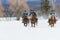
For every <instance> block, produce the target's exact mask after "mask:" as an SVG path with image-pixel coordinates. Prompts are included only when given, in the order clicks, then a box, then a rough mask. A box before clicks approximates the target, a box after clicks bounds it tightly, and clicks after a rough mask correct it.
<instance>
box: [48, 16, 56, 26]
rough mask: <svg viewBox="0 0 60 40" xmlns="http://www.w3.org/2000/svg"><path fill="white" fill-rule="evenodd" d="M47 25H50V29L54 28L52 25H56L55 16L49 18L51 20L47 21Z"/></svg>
mask: <svg viewBox="0 0 60 40" xmlns="http://www.w3.org/2000/svg"><path fill="white" fill-rule="evenodd" d="M48 23H49V25H51V27H54V24H56V18H55V16H51V18H50V19H49V20H48Z"/></svg>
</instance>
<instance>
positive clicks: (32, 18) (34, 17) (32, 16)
mask: <svg viewBox="0 0 60 40" xmlns="http://www.w3.org/2000/svg"><path fill="white" fill-rule="evenodd" d="M33 14H34V12H32V13H31V14H30V16H31V18H30V20H31V26H32V27H35V24H37V20H38V19H37V16H36V15H33Z"/></svg>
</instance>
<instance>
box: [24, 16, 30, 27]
mask: <svg viewBox="0 0 60 40" xmlns="http://www.w3.org/2000/svg"><path fill="white" fill-rule="evenodd" d="M23 23H24V26H26V27H27V24H28V23H29V19H28V18H27V17H23Z"/></svg>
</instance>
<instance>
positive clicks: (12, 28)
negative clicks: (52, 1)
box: [0, 19, 60, 40]
mask: <svg viewBox="0 0 60 40" xmlns="http://www.w3.org/2000/svg"><path fill="white" fill-rule="evenodd" d="M1 20H2V19H1ZM21 22H22V21H21V20H20V21H0V40H60V20H58V21H57V23H56V24H55V26H54V27H53V28H51V27H50V26H49V25H48V23H47V20H45V19H39V20H38V25H37V26H36V27H35V28H34V27H31V26H30V25H28V26H27V27H24V25H23V24H22V23H21Z"/></svg>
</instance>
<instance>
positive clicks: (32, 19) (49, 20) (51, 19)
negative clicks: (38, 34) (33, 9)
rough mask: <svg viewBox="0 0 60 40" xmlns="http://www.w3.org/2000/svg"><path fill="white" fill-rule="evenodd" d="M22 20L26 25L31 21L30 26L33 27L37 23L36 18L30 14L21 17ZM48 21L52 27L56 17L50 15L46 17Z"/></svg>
mask: <svg viewBox="0 0 60 40" xmlns="http://www.w3.org/2000/svg"><path fill="white" fill-rule="evenodd" d="M22 20H23V21H22V22H23V23H24V26H26V27H27V25H28V24H29V22H30V23H31V26H32V27H35V26H36V25H37V23H38V18H37V17H36V16H33V15H30V16H29V17H22ZM48 23H49V25H50V26H51V27H54V24H56V18H55V16H51V17H50V18H49V19H48Z"/></svg>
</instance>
